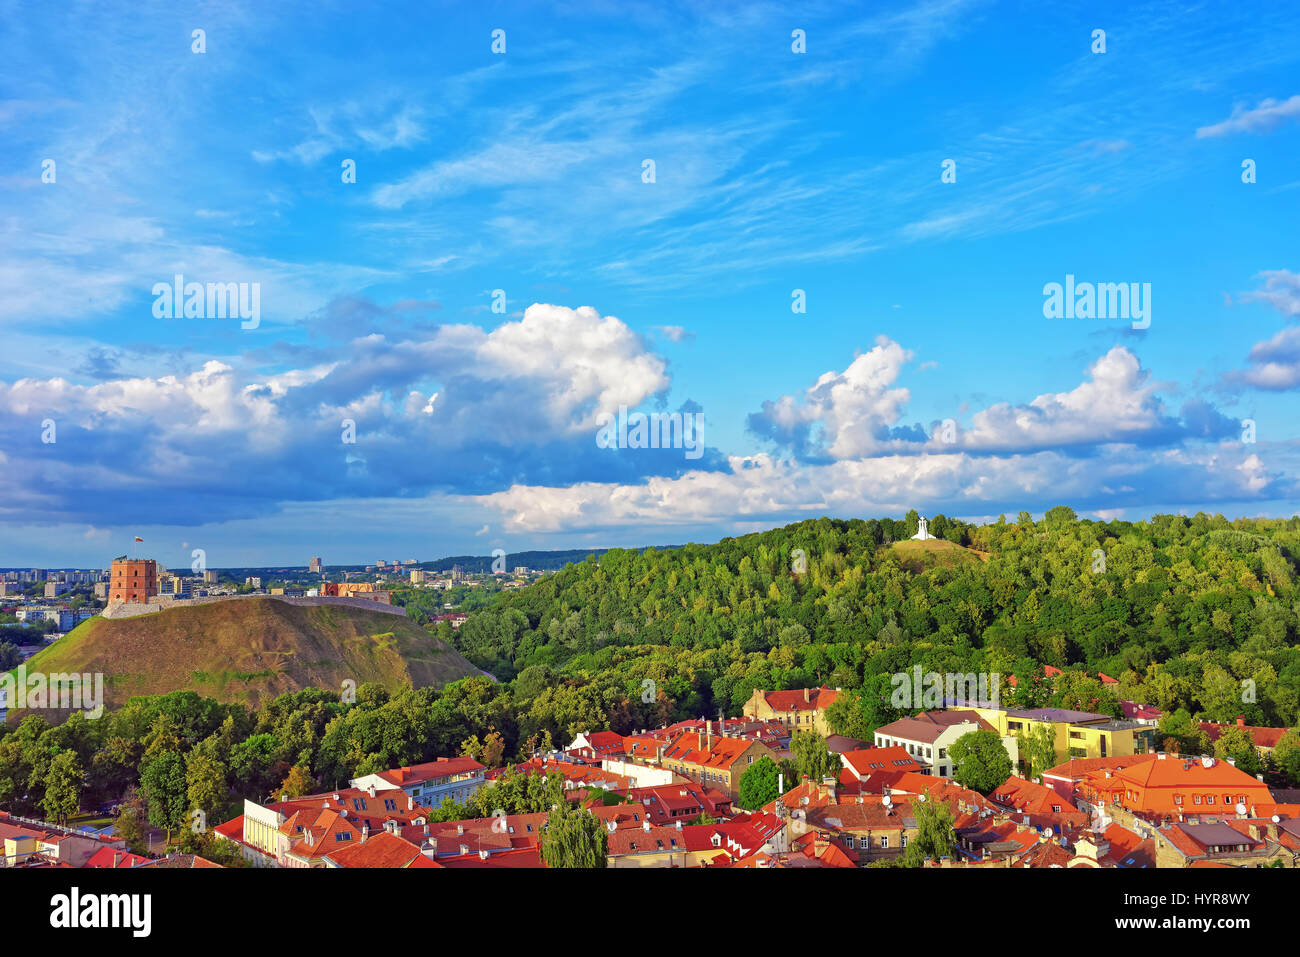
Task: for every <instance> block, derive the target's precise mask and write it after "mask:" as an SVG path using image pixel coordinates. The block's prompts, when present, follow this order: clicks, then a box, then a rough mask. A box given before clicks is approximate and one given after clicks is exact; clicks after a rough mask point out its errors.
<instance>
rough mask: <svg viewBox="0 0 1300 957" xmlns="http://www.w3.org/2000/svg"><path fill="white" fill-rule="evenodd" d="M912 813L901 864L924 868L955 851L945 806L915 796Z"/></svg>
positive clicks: (955, 836) (950, 822)
mask: <svg viewBox="0 0 1300 957" xmlns="http://www.w3.org/2000/svg"><path fill="white" fill-rule="evenodd" d="M972 733H975V732H972ZM966 737H969V735H966ZM959 740H960V739H959ZM999 744H1000V742H999ZM912 816H913V817H914V818H916V836H915V837H913V838H912V839H911V840H909V841H908V843H907V850H906V851H904V852H903V863H904V864H905V865H907V866H908V867H923V866H924V865H925V862H926V861H927V860H937V859H938V858H941V857H952V855H953V853H954V852H955V851H956V850H957V832H956V831H955V830H953V826H952V823H953V817H952V811H951V810H949V808H948V805H946V804H944V803H942V802H940V801H931V800H929V799H928V798H927V797H926V795H924V794H922V795H918V796H917V798H916V800H915V801H913V802H912Z"/></svg>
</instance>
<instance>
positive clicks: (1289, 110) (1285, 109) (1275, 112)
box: [1196, 94, 1300, 140]
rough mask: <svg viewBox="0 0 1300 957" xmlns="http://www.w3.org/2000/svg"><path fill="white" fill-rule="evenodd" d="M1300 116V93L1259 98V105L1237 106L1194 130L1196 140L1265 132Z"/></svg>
mask: <svg viewBox="0 0 1300 957" xmlns="http://www.w3.org/2000/svg"><path fill="white" fill-rule="evenodd" d="M1296 118H1300V94H1297V95H1296V96H1293V97H1291V98H1290V99H1289V100H1274V99H1267V100H1261V101H1260V103H1259V106H1256V107H1254V108H1249V109H1248V108H1247V107H1244V106H1238V107H1237V108H1236V109H1234V110H1233V111H1232V115H1231V116H1230V117H1228V118H1227V119H1226V120H1221V121H1220V122H1218V123H1213V124H1211V125H1209V126H1202V127H1201V128H1200V129H1198V130H1197V131H1196V138H1197V139H1198V140H1203V139H1209V138H1211V137H1217V136H1228V135H1229V134H1232V133H1267V132H1269V131H1270V130H1272V129H1274V128H1275V127H1277V126H1279V125H1280V124H1282V123H1283V122H1285V121H1286V120H1289V119H1296Z"/></svg>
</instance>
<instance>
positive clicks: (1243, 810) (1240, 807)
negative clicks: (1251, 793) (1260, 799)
mask: <svg viewBox="0 0 1300 957" xmlns="http://www.w3.org/2000/svg"><path fill="white" fill-rule="evenodd" d="M1237 813H1238V814H1245V813H1246V805H1245V804H1243V803H1241V802H1240V801H1238V802H1237Z"/></svg>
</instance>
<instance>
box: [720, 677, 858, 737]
mask: <svg viewBox="0 0 1300 957" xmlns="http://www.w3.org/2000/svg"><path fill="white" fill-rule="evenodd" d="M838 696H839V691H838V689H837V690H834V691H833V690H831V689H830V688H796V689H794V690H792V691H760V690H758V689H757V688H756V689H754V693H753V694H752V695H750V696H749V700H748V701H746V702H745V707H744V709H743V713H744V715H745V717H747V718H756V719H757V720H759V721H780V722H781V723H782V724H783V725H785V726H786V727H787V728H789V729H790V730H791V731H816V732H817V733H818V734H820V735H824V736H829V735H831V734H834V733H835V732H834V731H832V730H831V726H830V722H829V721H827V720H826V709H827V708H829V707H830V706H831V704H832V703H833V702H834V701H835V699H836V698H837V697H838Z"/></svg>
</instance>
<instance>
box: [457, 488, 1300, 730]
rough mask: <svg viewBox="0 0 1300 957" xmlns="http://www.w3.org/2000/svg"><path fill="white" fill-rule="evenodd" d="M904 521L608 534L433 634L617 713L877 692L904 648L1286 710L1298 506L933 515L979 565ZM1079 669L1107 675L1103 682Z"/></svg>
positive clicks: (929, 657) (948, 668) (1293, 705)
mask: <svg viewBox="0 0 1300 957" xmlns="http://www.w3.org/2000/svg"><path fill="white" fill-rule="evenodd" d="M916 521H917V519H916V515H915V513H910V514H909V516H908V518H907V519H905V520H903V521H894V520H889V519H883V520H871V521H860V520H853V521H837V520H832V519H826V518H823V519H817V520H810V521H806V522H801V523H799V524H796V525H790V526H787V527H785V528H779V529H774V530H771V531H767V532H762V533H759V534H754V535H747V536H745V537H743V538H729V539H724V540H723V541H721V542H718V543H717V544H715V545H686V546H683V547H681V548H677V549H673V550H672V551H656V550H654V549H649V550H646V551H621V550H613V551H609V552H606V553H605V554H604V555H602V556H601V557H600V559H599V561H596V560H595V559H594V558H589V559H588V560H586V561H584V562H582V563H580V564H576V565H571V566H569V567H568V568H566V569H564V570H563V571H561V572H559V573H557V574H556V575H554V576H552V577H550V578H547V579H545V580H544V581H542V582H540V583H538V584H536V585H532V586H530V587H528V588H525V589H521V590H519V591H517V592H513V593H503V594H502V595H501V596H500V597H499V599H498V600H497V601H496V602H495V603H494V605H493V606H492V607H491V608H489V609H486V610H483V611H479V612H476V613H474V614H472V615H471V616H470V618H469V620H468V621H467V622H466V623H465V624H464V625H463V626H462V627H461V628H460V629H459V631H458V632H457V633H456V634H455V635H454V638H452V640H453V641H454V643H455V644H456V645H457V647H458V648H459V650H461V652H462V653H463V654H465V655H466V657H468V658H469V659H470V660H471V661H473V662H474V663H475V664H478V665H480V666H482V667H484V668H486V669H488V670H490V671H492V672H493V673H495V674H496V675H497V676H498V677H500V678H502V679H503V680H509V679H511V678H512V677H513V676H515V675H519V676H520V678H521V681H520V684H519V687H520V690H524V689H527V691H528V692H531V693H536V691H535V689H541V688H543V687H546V686H548V685H550V684H551V683H552V682H555V681H556V679H557V677H568V678H571V679H574V680H571V681H563V680H560V681H558V682H557V683H558V684H559V685H561V686H562V687H563V688H567V689H568V690H567V692H566V694H576V695H578V696H580V697H581V698H583V699H584V705H585V706H578V703H577V702H573V701H570V702H569V703H568V705H567V706H566V707H565V708H563V709H562V710H564V711H566V712H572V711H573V710H575V709H576V710H577V711H579V712H585V713H593V712H600V711H607V712H608V713H609V714H610V716H611V717H610V720H611V723H612V724H613V725H614V726H615V728H616V729H617V730H626V729H628V728H631V727H634V726H644V725H646V724H651V723H653V722H655V721H656V720H659V719H660V718H663V717H671V716H683V715H694V716H698V715H701V714H716V713H717V710H718V708H719V707H722V708H725V709H726V710H727V712H728V713H736V712H738V711H739V709H740V706H741V704H742V703H743V702H744V700H745V699H746V698H748V696H749V694H750V691H751V690H752V689H753V688H754V687H763V688H788V687H801V686H806V685H816V684H827V685H829V686H831V687H843V688H863V687H864V686H865V687H867V688H871V689H877V690H879V689H880V688H882V687H883V688H884V689H885V690H886V691H887V690H888V688H889V683H888V676H889V675H891V674H893V673H895V672H900V671H904V670H906V669H908V668H910V667H911V666H913V665H916V664H920V665H922V666H923V668H924V669H925V671H927V672H928V671H935V672H940V673H946V672H961V673H966V672H998V673H1000V674H1001V675H1003V676H1006V675H1010V674H1017V675H1032V673H1033V672H1034V670H1035V667H1036V666H1041V665H1042V664H1050V665H1055V666H1057V667H1060V668H1066V669H1073V670H1075V671H1077V672H1078V674H1072V675H1070V676H1069V680H1068V681H1067V682H1066V684H1065V685H1064V686H1063V687H1064V688H1065V689H1066V692H1065V694H1064V697H1063V696H1062V694H1059V693H1058V695H1057V696H1056V698H1057V700H1054V701H1053V702H1052V703H1065V704H1067V705H1068V704H1071V703H1074V704H1078V703H1090V702H1091V703H1094V704H1097V705H1099V706H1102V707H1113V703H1114V698H1115V693H1114V692H1115V691H1118V694H1119V697H1121V698H1135V699H1137V700H1141V701H1144V702H1148V703H1150V704H1154V705H1156V706H1157V707H1160V708H1162V709H1164V710H1166V711H1171V710H1174V709H1177V708H1179V707H1184V708H1187V709H1188V711H1189V712H1191V713H1193V714H1194V713H1197V712H1200V713H1203V714H1204V715H1205V716H1206V717H1207V718H1208V719H1215V720H1231V719H1232V718H1234V717H1235V716H1236V715H1238V714H1245V715H1246V717H1247V721H1248V723H1255V724H1267V725H1283V724H1285V725H1294V724H1296V722H1297V706H1298V704H1300V648H1297V630H1298V627H1297V606H1296V598H1297V589H1296V569H1297V561H1298V560H1300V519H1296V518H1291V519H1273V520H1270V519H1258V520H1254V519H1243V520H1236V521H1231V522H1230V521H1228V520H1226V519H1224V518H1223V517H1222V516H1207V515H1200V514H1198V515H1196V516H1195V517H1191V518H1188V517H1183V516H1175V515H1162V516H1156V517H1155V518H1153V519H1152V520H1150V521H1145V522H1122V521H1112V522H1096V521H1080V520H1077V519H1076V517H1075V515H1074V513H1073V511H1071V510H1070V509H1068V508H1065V507H1057V508H1055V509H1052V510H1050V511H1049V512H1048V513H1047V515H1046V516H1045V518H1044V519H1043V520H1042V521H1039V522H1033V521H1032V520H1031V519H1030V517H1029V515H1027V514H1026V513H1021V515H1020V517H1019V519H1018V520H1017V521H1015V522H1008V521H1005V520H1000V521H999V522H997V523H994V524H990V525H983V526H972V525H967V524H964V523H961V522H956V521H951V520H947V519H945V518H944V517H943V516H936V517H935V518H933V519H931V522H930V530H931V532H932V533H933V534H936V535H938V536H939V537H940V538H941V539H946V540H947V541H950V542H953V543H955V544H958V545H961V546H963V547H965V548H969V549H971V550H972V552H971V554H972V555H974V554H976V553H980V555H979V557H980V558H983V559H984V560H982V561H981V560H972V561H959V562H953V561H942V562H940V561H934V562H928V563H927V562H922V563H920V564H918V562H917V559H916V553H915V552H910V553H906V554H905V553H904V552H903V551H902V550H900V549H897V548H895V547H894V545H893V543H894V542H898V541H901V540H905V539H906V538H908V537H909V536H910V535H911V534H913V532H914V531H915V529H916ZM799 550H802V555H801V554H800V552H799ZM443 633H444V634H445V635H450V629H444V630H443ZM1098 672H1105V673H1106V674H1108V675H1111V676H1114V677H1117V678H1119V679H1120V685H1119V687H1118V688H1117V689H1116V688H1115V687H1114V686H1108V687H1107V688H1106V689H1102V688H1101V687H1100V684H1099V683H1098V682H1097V680H1096V677H1095V676H1096V675H1097V673H1098ZM1085 673H1086V674H1087V675H1091V676H1092V677H1091V678H1085ZM1243 679H1251V680H1253V681H1254V686H1253V692H1251V693H1248V694H1246V695H1244V696H1243V691H1242V687H1243V686H1242V681H1243ZM648 681H653V682H654V685H653V686H651V685H649V684H647V682H648ZM647 688H652V689H653V690H652V693H650V694H646V693H645V689H647ZM1005 688H1006V686H1005V685H1004V700H1006V698H1007V695H1006V693H1005ZM555 693H556V694H557V695H558V694H560V691H559V690H557V691H556V692H555ZM1252 696H1253V697H1254V701H1253V702H1251V701H1243V697H1245V698H1250V697H1252ZM879 697H880V696H879V694H872V695H864V698H872V699H875V700H878V699H879ZM643 699H649V701H646V700H643ZM871 707H873V708H874V707H875V706H874V704H873V705H871ZM886 710H887V709H886ZM871 717H873V716H872V715H868V718H871ZM874 717H875V718H876V719H883V718H886V717H888V714H886V713H883V712H881V713H877V714H875V715H874ZM868 723H871V722H870V721H868Z"/></svg>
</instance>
